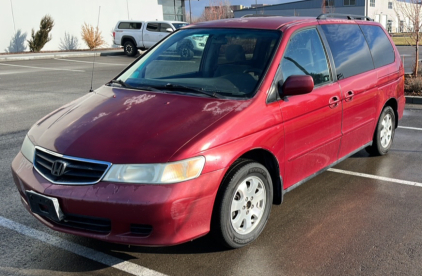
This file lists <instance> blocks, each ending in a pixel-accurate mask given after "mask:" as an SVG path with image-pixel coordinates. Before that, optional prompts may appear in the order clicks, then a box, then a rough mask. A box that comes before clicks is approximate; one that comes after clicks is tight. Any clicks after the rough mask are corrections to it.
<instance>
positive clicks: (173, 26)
mask: <svg viewBox="0 0 422 276" xmlns="http://www.w3.org/2000/svg"><path fill="white" fill-rule="evenodd" d="M187 24H188V23H186V22H181V21H134V20H122V21H119V22H117V24H116V27H115V28H114V31H113V37H114V44H116V45H121V46H123V50H124V51H125V54H126V55H128V56H134V55H136V54H137V53H138V49H142V50H144V49H148V48H151V47H152V46H154V44H155V43H157V42H158V41H160V40H161V39H163V38H164V37H166V36H167V35H168V34H170V33H171V32H173V31H175V30H177V29H179V28H181V27H183V26H186V25H187Z"/></svg>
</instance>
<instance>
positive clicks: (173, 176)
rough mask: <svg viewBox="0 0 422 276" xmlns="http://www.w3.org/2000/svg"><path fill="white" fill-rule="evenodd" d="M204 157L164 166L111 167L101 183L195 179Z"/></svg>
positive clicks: (174, 181) (165, 181)
mask: <svg viewBox="0 0 422 276" xmlns="http://www.w3.org/2000/svg"><path fill="white" fill-rule="evenodd" d="M204 165H205V157H203V156H198V157H194V158H189V159H186V160H182V161H177V162H172V163H165V164H128V165H112V166H111V168H110V170H109V171H108V173H107V174H106V176H105V177H104V179H103V181H110V182H125V183H143V184H169V183H176V182H182V181H186V180H190V179H194V178H197V177H198V176H199V175H200V174H201V172H202V169H203V168H204Z"/></svg>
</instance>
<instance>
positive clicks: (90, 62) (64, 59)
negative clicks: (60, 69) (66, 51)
mask: <svg viewBox="0 0 422 276" xmlns="http://www.w3.org/2000/svg"><path fill="white" fill-rule="evenodd" d="M55 60H63V61H71V62H81V63H89V64H92V61H83V60H73V59H67V58H55ZM94 63H95V64H105V65H122V66H128V65H129V64H130V63H128V64H122V63H107V62H94Z"/></svg>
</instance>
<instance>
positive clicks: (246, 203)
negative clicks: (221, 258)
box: [213, 160, 273, 248]
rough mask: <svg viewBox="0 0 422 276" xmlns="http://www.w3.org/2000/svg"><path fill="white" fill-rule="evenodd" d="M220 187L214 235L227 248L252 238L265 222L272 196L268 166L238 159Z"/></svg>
mask: <svg viewBox="0 0 422 276" xmlns="http://www.w3.org/2000/svg"><path fill="white" fill-rule="evenodd" d="M222 185H223V186H222V187H221V190H220V191H219V194H218V197H217V201H216V205H215V210H214V217H213V231H214V235H215V236H216V238H217V239H218V240H219V241H220V242H221V243H222V244H223V245H225V246H227V247H229V248H239V247H242V246H245V245H247V244H249V243H251V242H252V241H254V240H255V239H256V238H257V237H258V236H259V234H260V233H261V232H262V230H263V229H264V226H265V224H266V223H267V220H268V217H269V214H270V211H271V205H272V198H273V186H272V181H271V177H270V174H269V172H268V170H267V169H266V168H265V167H264V166H263V165H261V164H259V163H256V162H253V161H251V160H245V161H242V162H239V163H238V164H237V165H236V166H235V167H234V168H233V169H232V170H231V171H230V172H229V174H228V175H227V177H226V178H225V181H224V183H223V184H222Z"/></svg>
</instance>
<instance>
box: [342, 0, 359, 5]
mask: <svg viewBox="0 0 422 276" xmlns="http://www.w3.org/2000/svg"><path fill="white" fill-rule="evenodd" d="M355 4H356V0H343V5H344V6H354V5H355Z"/></svg>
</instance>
